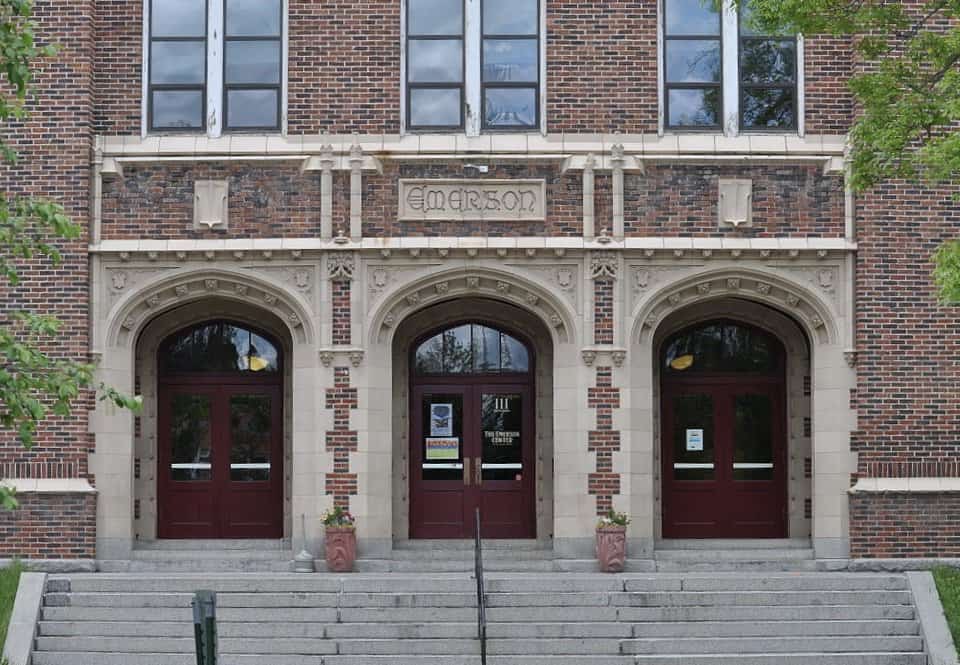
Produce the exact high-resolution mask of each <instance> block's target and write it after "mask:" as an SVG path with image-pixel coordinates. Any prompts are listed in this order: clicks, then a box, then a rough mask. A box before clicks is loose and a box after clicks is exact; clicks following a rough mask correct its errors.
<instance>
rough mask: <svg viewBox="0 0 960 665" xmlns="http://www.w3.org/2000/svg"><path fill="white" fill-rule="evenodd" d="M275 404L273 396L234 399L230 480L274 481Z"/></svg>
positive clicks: (232, 402)
mask: <svg viewBox="0 0 960 665" xmlns="http://www.w3.org/2000/svg"><path fill="white" fill-rule="evenodd" d="M272 407H273V404H272V400H271V398H270V396H269V395H234V396H232V397H231V398H230V480H232V481H233V482H256V481H261V482H262V481H267V480H270V463H271V460H270V457H271V444H272V441H273V436H272V430H273V408H272Z"/></svg>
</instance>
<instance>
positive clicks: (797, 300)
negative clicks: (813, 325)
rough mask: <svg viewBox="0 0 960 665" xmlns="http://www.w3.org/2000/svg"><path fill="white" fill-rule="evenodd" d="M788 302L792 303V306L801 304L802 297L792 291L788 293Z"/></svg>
mask: <svg viewBox="0 0 960 665" xmlns="http://www.w3.org/2000/svg"><path fill="white" fill-rule="evenodd" d="M787 304H788V305H790V306H791V307H796V306H797V305H799V304H800V298H798V297H797V296H795V295H793V294H792V293H791V294H789V295H787Z"/></svg>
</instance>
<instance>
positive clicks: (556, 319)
mask: <svg viewBox="0 0 960 665" xmlns="http://www.w3.org/2000/svg"><path fill="white" fill-rule="evenodd" d="M550 324H551V325H552V326H553V327H554V328H559V327H560V326H562V325H563V319H561V318H560V315H559V314H551V315H550Z"/></svg>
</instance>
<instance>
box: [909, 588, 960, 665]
mask: <svg viewBox="0 0 960 665" xmlns="http://www.w3.org/2000/svg"><path fill="white" fill-rule="evenodd" d="M907 579H908V580H909V581H910V590H911V591H913V602H914V604H915V605H916V607H917V618H918V619H919V621H920V630H921V632H922V633H923V643H924V646H925V647H926V652H927V655H928V656H929V662H930V665H958V661H957V649H956V647H955V646H954V644H953V637H952V636H951V634H950V628H949V626H948V625H947V618H946V616H945V615H944V613H943V604H942V603H941V602H940V595H939V593H938V592H937V585H936V583H935V582H934V580H933V575H932V574H930V573H929V572H927V571H922V572H920V571H917V572H908V573H907Z"/></svg>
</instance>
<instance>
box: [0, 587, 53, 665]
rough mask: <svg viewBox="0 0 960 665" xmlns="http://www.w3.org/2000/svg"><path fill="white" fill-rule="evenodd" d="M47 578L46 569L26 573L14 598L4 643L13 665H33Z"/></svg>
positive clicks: (4, 654)
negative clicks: (41, 571)
mask: <svg viewBox="0 0 960 665" xmlns="http://www.w3.org/2000/svg"><path fill="white" fill-rule="evenodd" d="M46 582H47V576H46V574H45V573H22V574H21V575H20V585H19V586H18V587H17V595H16V598H15V599H14V601H13V614H12V615H11V616H10V625H9V627H8V630H7V641H6V642H5V643H4V645H3V653H2V658H0V660H4V661H5V662H8V663H9V665H30V656H31V654H32V653H33V640H34V637H35V636H36V634H37V621H38V620H39V618H40V611H41V606H42V605H43V589H44V586H45V585H46Z"/></svg>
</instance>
